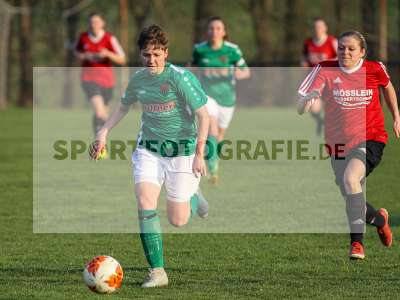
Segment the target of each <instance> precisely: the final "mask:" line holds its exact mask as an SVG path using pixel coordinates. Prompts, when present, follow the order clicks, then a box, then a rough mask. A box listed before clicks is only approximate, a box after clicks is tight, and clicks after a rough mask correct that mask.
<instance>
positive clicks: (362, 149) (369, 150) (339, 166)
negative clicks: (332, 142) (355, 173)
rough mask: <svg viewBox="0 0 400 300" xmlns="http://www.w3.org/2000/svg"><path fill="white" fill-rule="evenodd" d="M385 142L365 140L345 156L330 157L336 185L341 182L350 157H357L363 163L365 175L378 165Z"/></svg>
mask: <svg viewBox="0 0 400 300" xmlns="http://www.w3.org/2000/svg"><path fill="white" fill-rule="evenodd" d="M384 148H385V144H384V143H381V142H377V141H367V142H364V143H361V144H359V145H357V146H356V147H354V148H353V149H352V150H350V152H349V153H348V154H347V155H346V157H341V158H335V157H334V156H332V157H331V164H332V169H333V171H334V172H335V177H336V178H335V181H336V184H337V185H338V186H341V185H342V183H343V177H344V171H345V170H346V167H347V164H348V163H349V161H350V160H351V159H352V158H358V159H359V160H361V161H362V162H363V163H364V164H365V169H366V174H365V177H367V176H368V175H369V174H371V172H372V171H373V170H374V169H375V168H376V167H377V166H378V165H379V163H380V162H381V159H382V155H383V149H384Z"/></svg>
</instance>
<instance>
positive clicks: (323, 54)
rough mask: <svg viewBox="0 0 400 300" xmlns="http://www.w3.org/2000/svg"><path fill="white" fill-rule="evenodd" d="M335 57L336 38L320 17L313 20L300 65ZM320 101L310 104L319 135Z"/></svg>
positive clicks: (313, 64)
mask: <svg viewBox="0 0 400 300" xmlns="http://www.w3.org/2000/svg"><path fill="white" fill-rule="evenodd" d="M336 57H337V39H336V38H335V37H334V36H332V35H328V26H327V25H326V23H325V21H324V20H323V19H322V18H315V19H314V21H313V35H312V37H310V38H308V39H306V40H305V41H304V46H303V55H302V58H301V63H300V64H301V66H302V67H314V66H316V65H317V64H318V63H320V62H321V61H324V60H333V59H336ZM321 110H322V103H321V101H319V100H317V101H316V102H315V103H314V105H313V106H312V108H311V110H310V113H311V116H312V117H313V118H314V120H315V121H316V123H317V135H321V133H322V126H323V122H324V120H323V117H322V114H321Z"/></svg>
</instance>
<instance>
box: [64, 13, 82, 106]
mask: <svg viewBox="0 0 400 300" xmlns="http://www.w3.org/2000/svg"><path fill="white" fill-rule="evenodd" d="M78 21H79V15H78V14H71V15H69V16H68V17H67V18H66V22H67V24H66V26H67V41H68V42H69V43H70V44H69V45H67V53H66V55H65V62H64V67H66V71H65V81H64V92H63V102H62V106H63V107H72V105H73V93H72V91H73V88H72V85H73V77H74V75H75V72H74V70H73V69H72V68H71V67H72V66H73V65H74V61H75V57H74V54H73V52H72V51H73V49H72V48H73V47H74V44H73V43H72V41H74V40H76V37H77V29H78Z"/></svg>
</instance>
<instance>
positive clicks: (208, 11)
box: [0, 0, 400, 108]
mask: <svg viewBox="0 0 400 300" xmlns="http://www.w3.org/2000/svg"><path fill="white" fill-rule="evenodd" d="M399 10H400V1H398V0H351V1H346V0H213V1H210V0H132V1H128V0H119V1H109V0H53V1H45V0H42V1H38V0H36V1H35V0H32V1H29V0H0V22H1V27H0V35H1V44H0V49H3V50H0V51H3V52H2V54H1V57H2V59H1V58H0V64H2V68H0V77H1V76H3V78H5V79H6V81H5V82H6V83H5V87H6V89H5V88H4V87H3V94H4V95H3V99H2V102H3V104H0V107H1V106H3V108H4V107H5V106H9V105H19V106H31V105H32V69H31V68H32V66H35V67H37V66H43V67H44V66H46V67H48V66H78V65H79V62H78V61H77V60H76V59H75V58H74V57H73V56H72V54H71V51H70V47H71V45H72V44H73V42H74V39H75V38H76V37H77V36H78V34H79V33H80V32H81V31H85V30H86V29H87V16H88V14H89V13H91V12H93V11H99V12H101V13H103V15H104V16H105V19H106V21H107V30H109V31H111V32H112V33H114V34H115V35H116V36H117V38H118V39H119V40H120V41H121V43H122V45H123V48H124V50H125V51H126V52H127V53H128V59H129V62H128V64H129V65H130V66H135V65H138V53H137V48H136V39H137V34H138V32H139V31H140V30H141V28H143V27H144V26H146V25H149V24H152V23H157V24H160V25H161V26H162V27H163V28H164V29H165V30H166V31H167V32H168V35H169V40H170V60H171V61H172V62H174V63H177V64H185V63H187V62H189V61H190V60H191V54H192V47H193V44H194V43H195V42H198V41H201V40H202V39H204V34H205V32H206V28H205V27H206V20H207V19H208V18H209V17H210V16H212V15H218V16H221V17H222V18H223V19H224V20H225V21H226V24H227V29H228V33H229V38H230V40H231V41H232V42H234V43H237V44H238V45H239V46H240V47H241V49H242V51H243V53H244V56H245V58H246V60H247V62H248V63H249V65H251V66H265V67H273V66H280V67H287V66H298V65H299V60H300V55H301V49H302V45H303V40H304V39H305V38H306V37H309V36H310V34H311V22H312V19H313V18H315V17H317V16H320V17H322V18H324V19H325V20H326V21H327V23H328V26H329V31H330V33H331V34H334V35H338V34H339V33H340V32H342V31H343V30H348V29H355V30H358V31H361V32H363V33H364V34H365V35H366V38H367V41H368V44H369V58H371V59H380V60H382V61H384V62H385V63H387V64H388V66H389V69H390V72H391V74H392V77H393V81H394V82H395V85H397V86H399V84H398V83H399V82H398V81H399V80H398V78H399V73H400V71H399V68H398V65H399V61H400V59H399V53H400V39H399V30H400V14H399ZM7 24H8V25H9V27H7ZM4 49H6V51H5V50H4ZM5 64H6V68H4V65H5ZM1 70H2V71H1ZM29 87H30V88H29ZM5 90H6V92H5ZM0 102H1V101H0ZM253 104H254V103H253ZM269 104H271V103H269Z"/></svg>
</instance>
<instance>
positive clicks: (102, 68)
mask: <svg viewBox="0 0 400 300" xmlns="http://www.w3.org/2000/svg"><path fill="white" fill-rule="evenodd" d="M88 21H89V30H88V31H87V32H83V33H81V35H80V36H79V39H78V40H77V42H76V45H75V48H74V53H75V55H76V56H77V57H78V58H79V59H80V61H81V62H82V75H81V79H82V88H83V90H84V91H85V93H86V95H87V98H88V100H89V101H90V102H91V104H92V106H93V108H94V117H93V129H94V132H95V134H96V133H97V131H98V130H99V129H100V128H101V127H102V126H103V125H104V123H105V121H106V120H107V118H108V107H107V105H108V103H109V101H110V100H111V98H112V89H113V87H114V83H115V78H114V73H113V69H112V65H113V63H114V64H118V65H123V64H125V61H126V60H125V53H124V51H123V49H122V47H121V45H120V44H119V42H118V40H117V39H116V38H115V36H113V35H112V34H111V33H109V32H107V31H105V30H104V28H105V21H104V18H103V16H102V15H101V14H100V13H92V14H90V15H89V18H88Z"/></svg>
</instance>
